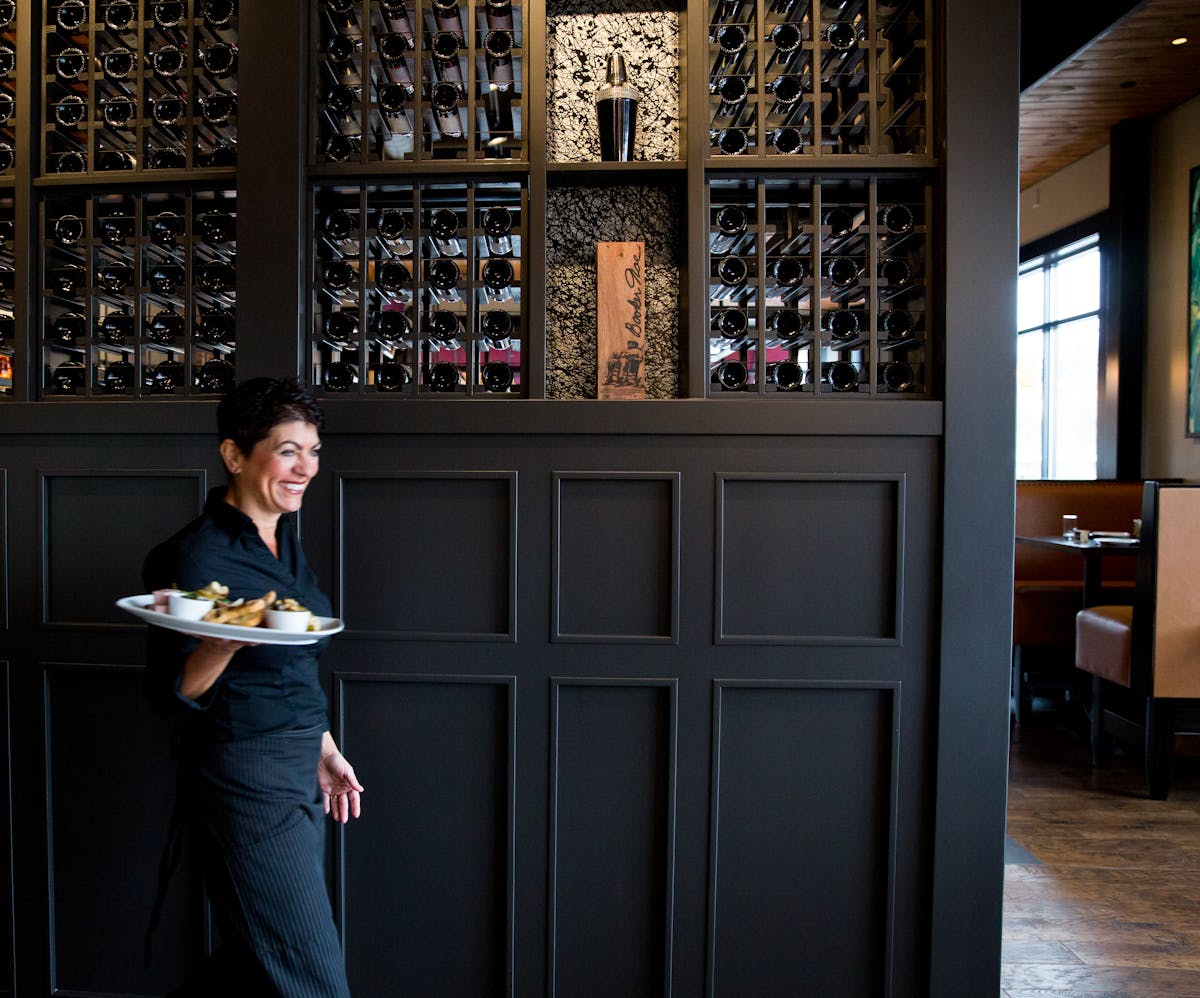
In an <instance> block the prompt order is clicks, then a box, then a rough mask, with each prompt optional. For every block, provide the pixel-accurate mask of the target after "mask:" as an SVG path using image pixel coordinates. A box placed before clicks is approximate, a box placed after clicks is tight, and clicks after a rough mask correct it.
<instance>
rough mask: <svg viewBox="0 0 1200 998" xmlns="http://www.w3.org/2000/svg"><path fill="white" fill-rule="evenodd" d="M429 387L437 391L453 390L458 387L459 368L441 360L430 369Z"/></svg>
mask: <svg viewBox="0 0 1200 998" xmlns="http://www.w3.org/2000/svg"><path fill="white" fill-rule="evenodd" d="M429 387H430V389H431V390H432V391H435V392H452V391H454V390H455V389H456V388H457V387H458V368H457V367H455V366H454V365H453V364H451V363H449V362H448V361H444V360H443V361H439V362H438V363H436V364H434V365H433V366H432V367H431V368H430V369H429Z"/></svg>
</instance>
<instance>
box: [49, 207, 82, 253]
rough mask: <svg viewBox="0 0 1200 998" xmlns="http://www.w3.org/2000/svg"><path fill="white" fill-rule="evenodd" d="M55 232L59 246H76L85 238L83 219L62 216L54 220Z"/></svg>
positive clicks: (55, 238) (74, 216)
mask: <svg viewBox="0 0 1200 998" xmlns="http://www.w3.org/2000/svg"><path fill="white" fill-rule="evenodd" d="M53 232H54V241H55V242H56V243H58V245H59V246H74V245H75V244H76V243H77V242H79V240H80V239H82V238H83V219H82V218H80V217H79V216H78V215H71V214H67V215H60V216H59V217H58V218H56V219H55V220H54V226H53Z"/></svg>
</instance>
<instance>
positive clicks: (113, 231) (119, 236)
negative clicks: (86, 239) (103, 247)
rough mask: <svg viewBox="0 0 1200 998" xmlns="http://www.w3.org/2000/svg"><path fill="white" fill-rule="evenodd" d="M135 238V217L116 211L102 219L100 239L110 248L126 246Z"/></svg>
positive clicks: (103, 216)
mask: <svg viewBox="0 0 1200 998" xmlns="http://www.w3.org/2000/svg"><path fill="white" fill-rule="evenodd" d="M132 236H133V216H132V215H126V214H124V213H122V212H119V211H115V212H113V213H112V214H111V215H102V216H101V217H100V238H101V239H102V240H103V241H104V242H105V244H107V245H108V246H124V245H125V244H126V243H127V242H128V241H129V239H130V238H131V237H132Z"/></svg>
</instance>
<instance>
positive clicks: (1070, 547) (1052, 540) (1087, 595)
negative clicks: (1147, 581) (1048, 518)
mask: <svg viewBox="0 0 1200 998" xmlns="http://www.w3.org/2000/svg"><path fill="white" fill-rule="evenodd" d="M1017 543H1018V544H1030V545H1033V546H1034V547H1042V548H1051V549H1053V550H1055V551H1066V552H1069V553H1073V554H1077V555H1079V556H1080V558H1082V559H1083V607H1089V606H1098V605H1099V604H1101V603H1103V602H1109V603H1111V602H1115V601H1114V600H1112V599H1111V598H1108V599H1105V597H1104V595H1103V593H1104V559H1105V558H1109V557H1114V558H1121V557H1124V558H1128V557H1130V556H1131V555H1133V556H1136V555H1137V553H1138V549H1139V548H1140V547H1141V544H1140V542H1139V541H1138V539H1137V538H1136V537H1131V536H1129V535H1122V534H1112V535H1104V534H1102V535H1101V536H1099V537H1097V536H1096V534H1095V532H1094V531H1093V532H1092V533H1091V535H1090V536H1089V537H1088V539H1087V540H1086V541H1081V540H1079V539H1077V538H1072V537H1067V536H1065V535H1062V534H1059V535H1055V536H1051V537H1029V536H1023V535H1021V534H1017ZM1131 595H1132V594H1131ZM1116 602H1129V600H1120V601H1116Z"/></svg>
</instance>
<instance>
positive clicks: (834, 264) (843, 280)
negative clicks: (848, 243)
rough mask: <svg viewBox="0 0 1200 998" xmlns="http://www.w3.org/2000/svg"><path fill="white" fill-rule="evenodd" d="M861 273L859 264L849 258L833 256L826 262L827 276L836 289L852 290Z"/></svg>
mask: <svg viewBox="0 0 1200 998" xmlns="http://www.w3.org/2000/svg"><path fill="white" fill-rule="evenodd" d="M860 273H861V271H860V270H859V266H858V262H857V261H855V260H853V259H851V258H850V257H848V256H833V257H830V258H829V259H828V260H826V261H825V276H826V277H827V278H828V279H829V282H830V283H831V284H832V285H833V286H834V287H835V288H850V287H853V286H854V285H855V284H856V283H857V282H858V276H859V274H860Z"/></svg>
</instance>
